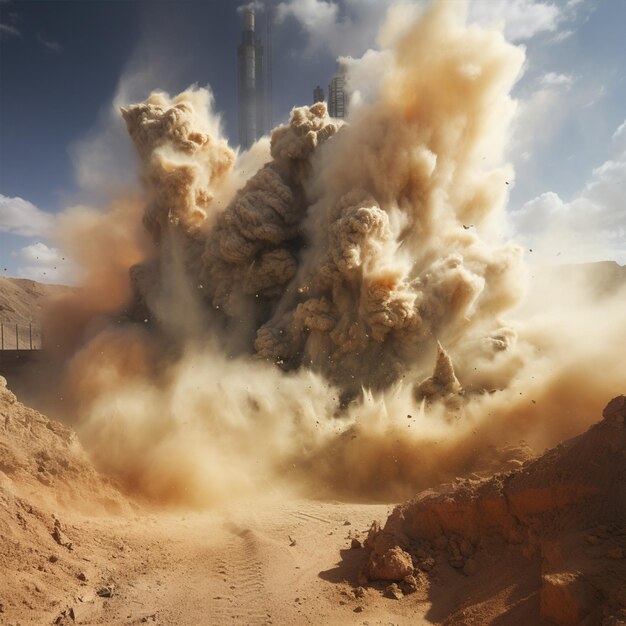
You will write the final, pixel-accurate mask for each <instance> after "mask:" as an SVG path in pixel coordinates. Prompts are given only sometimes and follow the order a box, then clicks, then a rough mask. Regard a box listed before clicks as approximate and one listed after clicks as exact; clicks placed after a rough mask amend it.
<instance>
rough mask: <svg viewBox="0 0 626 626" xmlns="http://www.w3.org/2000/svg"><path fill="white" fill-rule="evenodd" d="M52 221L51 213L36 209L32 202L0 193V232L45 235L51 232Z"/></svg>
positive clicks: (29, 235)
mask: <svg viewBox="0 0 626 626" xmlns="http://www.w3.org/2000/svg"><path fill="white" fill-rule="evenodd" d="M54 222H55V218H54V216H53V215H51V214H50V213H46V212H45V211H42V210H41V209H38V208H37V207H36V206H35V205H34V204H33V203H32V202H28V200H24V199H23V198H20V197H17V196H16V197H14V198H11V197H9V196H3V195H2V194H0V232H4V233H12V234H14V235H20V236H22V237H45V236H49V235H50V234H51V233H52V231H53V229H54Z"/></svg>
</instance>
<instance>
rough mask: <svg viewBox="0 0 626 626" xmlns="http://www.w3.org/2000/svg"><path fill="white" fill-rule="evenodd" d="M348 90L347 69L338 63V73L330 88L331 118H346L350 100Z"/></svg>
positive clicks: (329, 110) (329, 108)
mask: <svg viewBox="0 0 626 626" xmlns="http://www.w3.org/2000/svg"><path fill="white" fill-rule="evenodd" d="M345 88H346V69H345V67H344V66H343V65H342V64H341V63H337V73H336V74H335V77H334V78H333V79H332V80H331V81H330V85H329V86H328V113H329V115H330V116H331V117H346V115H347V114H348V98H347V94H346V91H345Z"/></svg>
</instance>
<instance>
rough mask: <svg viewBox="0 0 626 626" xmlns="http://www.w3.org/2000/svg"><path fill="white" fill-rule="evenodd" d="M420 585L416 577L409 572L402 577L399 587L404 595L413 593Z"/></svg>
mask: <svg viewBox="0 0 626 626" xmlns="http://www.w3.org/2000/svg"><path fill="white" fill-rule="evenodd" d="M419 587H420V584H419V582H418V580H417V578H416V577H415V576H414V575H413V574H409V575H408V576H405V577H404V578H403V579H402V583H400V588H401V589H402V593H403V594H404V595H405V596H408V595H410V594H412V593H415V592H416V591H417V590H418V589H419Z"/></svg>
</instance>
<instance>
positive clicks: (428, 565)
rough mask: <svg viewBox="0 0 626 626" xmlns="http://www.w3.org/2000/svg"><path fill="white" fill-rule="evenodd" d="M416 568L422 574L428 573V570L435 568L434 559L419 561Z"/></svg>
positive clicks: (428, 558)
mask: <svg viewBox="0 0 626 626" xmlns="http://www.w3.org/2000/svg"><path fill="white" fill-rule="evenodd" d="M417 567H419V569H421V570H422V571H423V572H430V570H431V569H432V568H433V567H435V559H433V558H432V557H427V558H425V559H423V560H421V561H420V562H419V563H418V564H417Z"/></svg>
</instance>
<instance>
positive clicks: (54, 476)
mask: <svg viewBox="0 0 626 626" xmlns="http://www.w3.org/2000/svg"><path fill="white" fill-rule="evenodd" d="M128 510H129V505H128V504H127V503H126V501H125V499H124V498H123V497H122V496H121V495H120V494H119V493H118V492H117V491H116V489H115V488H114V487H113V486H112V485H110V484H108V483H107V482H106V481H105V480H104V479H103V478H102V477H101V476H100V475H99V474H98V473H97V472H96V470H95V469H94V468H93V467H92V466H91V464H90V463H89V461H88V459H87V456H86V454H85V452H84V451H83V449H82V447H81V446H80V444H79V443H78V441H77V439H76V436H75V434H74V432H73V431H71V430H70V429H69V428H67V427H65V426H63V425H62V424H59V423H58V422H54V421H51V420H49V419H47V418H46V417H44V416H43V415H41V414H40V413H38V412H37V411H35V410H33V409H30V408H28V407H26V406H24V405H23V404H21V403H20V402H19V401H18V400H17V399H16V397H15V396H14V395H13V393H12V392H11V391H9V389H7V387H6V381H5V379H4V378H3V377H2V376H0V538H1V541H0V622H1V623H4V621H3V617H5V616H9V615H10V614H11V613H13V612H14V610H15V609H16V607H18V608H20V609H21V610H24V609H27V610H28V611H32V612H33V613H31V615H33V616H34V615H37V614H39V615H41V613H38V611H43V612H44V613H45V612H46V611H49V610H51V608H52V607H54V606H55V603H58V602H59V601H60V600H59V598H63V597H65V596H66V595H67V594H68V593H69V591H70V590H73V589H74V588H76V587H77V586H78V585H80V584H81V580H83V579H84V577H85V569H86V568H88V567H89V565H88V564H87V563H86V562H85V561H87V560H89V559H86V558H85V555H84V554H83V553H82V550H81V549H78V550H77V548H78V547H79V546H80V544H81V542H82V539H81V538H82V537H83V535H84V530H83V529H81V528H80V525H76V524H73V523H69V522H68V523H66V522H64V521H63V520H66V519H71V520H72V521H74V520H75V519H76V516H77V515H79V514H80V513H89V514H90V515H98V514H108V515H110V514H117V513H122V512H124V511H128ZM81 576H82V578H81ZM3 613H4V614H6V615H2V614H3ZM8 623H10V622H8ZM39 623H41V622H39Z"/></svg>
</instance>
